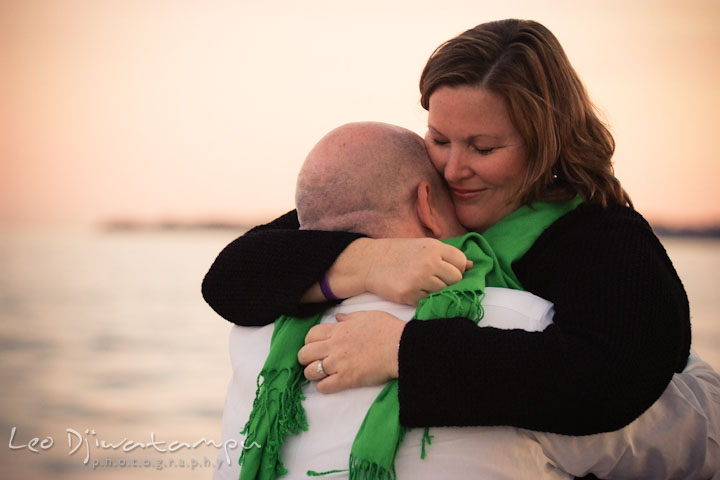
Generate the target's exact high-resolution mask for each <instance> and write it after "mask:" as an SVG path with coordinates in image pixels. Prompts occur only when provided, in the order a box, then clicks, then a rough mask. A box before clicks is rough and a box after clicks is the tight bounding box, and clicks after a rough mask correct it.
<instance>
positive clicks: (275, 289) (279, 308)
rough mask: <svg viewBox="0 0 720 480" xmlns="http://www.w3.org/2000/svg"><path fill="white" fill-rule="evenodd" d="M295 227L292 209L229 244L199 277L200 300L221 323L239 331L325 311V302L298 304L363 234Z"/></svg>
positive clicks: (296, 221)
mask: <svg viewBox="0 0 720 480" xmlns="http://www.w3.org/2000/svg"><path fill="white" fill-rule="evenodd" d="M298 228H299V225H298V219H297V213H296V212H295V211H294V210H293V211H291V212H288V213H286V214H285V215H283V216H282V217H280V218H277V219H276V220H274V221H272V222H271V223H268V224H265V225H260V226H258V227H255V228H253V229H252V230H249V231H248V232H246V233H245V234H244V235H243V236H241V237H239V238H237V239H235V240H234V241H233V242H232V243H230V244H229V245H228V246H227V247H225V248H224V249H223V250H222V251H221V252H220V254H219V255H218V257H217V258H216V259H215V262H214V263H213V265H212V266H211V267H210V270H209V271H208V273H207V274H206V275H205V278H204V280H203V283H202V294H203V297H204V298H205V301H206V302H207V303H208V304H209V305H210V306H211V307H212V308H213V310H215V311H216V312H217V313H218V314H219V315H220V316H222V317H223V318H225V319H227V320H230V321H231V322H233V323H236V324H238V325H243V326H257V325H267V324H269V323H272V322H273V321H274V320H275V319H276V318H277V317H278V316H280V315H281V314H291V315H295V316H307V315H312V314H315V313H318V312H321V311H323V310H324V309H326V308H327V307H328V304H327V303H315V304H310V303H308V304H300V299H301V298H302V296H303V295H304V294H305V292H306V291H307V289H308V288H310V287H311V286H312V284H313V283H315V282H316V281H318V280H319V279H320V278H321V277H322V275H323V273H324V272H325V271H326V270H327V269H328V268H330V266H331V265H332V264H333V262H334V261H335V259H336V258H337V257H338V255H340V253H341V252H342V251H343V250H344V249H345V248H346V247H347V246H348V245H349V244H350V243H351V242H352V241H353V240H356V239H358V238H360V237H363V236H364V235H361V234H357V233H350V232H327V231H316V230H299V229H298Z"/></svg>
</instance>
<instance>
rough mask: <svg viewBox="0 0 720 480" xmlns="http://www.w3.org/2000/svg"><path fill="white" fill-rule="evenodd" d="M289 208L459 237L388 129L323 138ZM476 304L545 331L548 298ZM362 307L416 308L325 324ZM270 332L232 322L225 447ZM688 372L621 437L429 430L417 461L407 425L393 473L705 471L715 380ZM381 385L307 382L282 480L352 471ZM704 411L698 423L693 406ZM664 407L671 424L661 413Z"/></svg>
mask: <svg viewBox="0 0 720 480" xmlns="http://www.w3.org/2000/svg"><path fill="white" fill-rule="evenodd" d="M296 204H297V213H298V220H299V223H300V227H301V228H303V229H322V230H345V231H355V232H360V233H364V234H366V235H368V236H371V237H374V238H382V237H420V236H431V237H435V238H446V237H450V236H456V235H460V234H462V233H464V232H465V229H464V228H463V227H462V225H460V223H459V222H458V220H457V218H456V217H455V214H454V208H453V205H452V201H451V199H450V197H449V195H448V192H447V190H446V187H445V185H444V183H443V181H442V179H441V178H440V176H439V174H438V173H437V172H436V171H435V169H434V168H433V167H432V164H431V162H430V161H429V159H428V157H427V153H426V151H425V148H424V145H423V143H422V140H421V139H420V137H418V136H417V135H415V134H414V133H412V132H410V131H408V130H405V129H402V128H400V127H395V126H391V125H385V124H378V123H357V124H349V125H344V126H342V127H339V128H338V129H335V130H333V131H332V132H330V133H329V134H328V135H326V136H325V137H324V138H323V139H322V140H321V141H320V142H318V144H317V145H316V146H315V148H313V150H312V151H311V152H310V154H309V155H308V157H307V159H306V161H305V163H304V165H303V167H302V169H301V172H300V174H299V176H298V183H297V191H296ZM310 295H313V294H312V293H311V294H310ZM315 295H318V292H315ZM483 307H484V310H485V316H484V318H483V321H482V322H481V326H494V327H496V328H524V329H526V330H535V331H540V330H543V329H544V328H545V327H546V326H547V325H548V324H549V323H550V322H551V318H552V314H553V308H552V304H550V303H549V302H546V301H545V300H543V299H540V298H538V297H536V296H534V295H532V294H530V293H528V292H519V291H511V290H507V289H493V288H489V289H487V292H486V297H485V299H484V301H483ZM359 310H384V311H388V312H389V313H392V314H394V315H395V316H397V317H398V318H400V319H403V320H406V321H407V320H409V319H410V318H411V317H412V316H413V314H414V308H413V307H409V306H407V305H399V304H394V303H391V302H387V301H384V300H382V299H380V298H379V297H376V296H374V295H372V294H363V295H359V296H357V297H353V298H350V299H347V300H345V301H344V302H342V303H341V304H340V305H338V306H336V307H334V308H331V309H330V310H328V311H327V312H326V314H325V316H324V318H323V320H322V321H323V322H333V321H335V318H334V317H335V315H336V314H337V313H351V312H354V311H359ZM272 331H273V326H272V325H269V326H265V327H237V326H235V327H233V329H232V332H231V338H230V351H231V358H232V363H233V369H234V377H233V381H232V383H231V385H230V387H229V390H228V396H227V401H226V407H225V412H224V417H223V440H224V442H228V441H229V440H231V439H236V440H237V441H238V442H239V443H240V444H242V438H241V436H240V435H239V433H238V432H239V431H240V430H242V428H243V426H244V424H245V422H246V420H247V418H248V416H249V412H250V409H251V407H252V402H253V399H254V395H255V389H256V383H255V381H256V377H257V374H258V373H259V372H260V369H261V368H262V365H263V363H264V360H265V358H266V356H267V353H268V351H269V344H270V337H271V336H272ZM688 368H689V371H686V372H685V373H683V374H682V375H676V378H675V379H673V383H672V384H671V386H670V387H669V388H668V391H667V392H666V393H665V394H664V395H663V397H661V399H660V400H659V401H658V403H657V404H656V405H655V406H653V407H652V408H651V409H650V410H649V411H648V412H646V413H645V414H644V415H643V416H641V417H640V418H639V419H638V420H636V421H635V422H634V423H633V424H631V425H630V426H628V427H626V428H625V429H623V430H621V431H619V432H614V433H610V434H601V435H592V436H587V437H566V436H561V435H547V434H542V433H537V432H530V431H526V430H522V429H517V428H513V427H473V428H433V429H431V433H432V435H434V439H433V443H432V446H431V447H430V448H429V450H428V455H427V458H426V459H425V460H420V451H421V444H422V430H411V431H410V432H409V433H408V434H407V435H406V437H405V439H404V441H403V443H402V445H401V447H400V449H399V451H398V454H397V457H396V463H395V466H396V470H397V474H398V477H399V478H413V479H422V478H455V479H462V478H572V477H573V475H585V474H587V473H589V472H594V473H596V474H598V475H602V476H611V475H624V476H626V477H633V476H646V477H647V476H650V477H652V478H663V477H664V476H669V475H670V474H671V473H673V472H675V473H677V472H684V471H689V470H692V469H694V472H695V473H698V474H699V473H701V471H702V472H707V471H711V469H712V468H714V465H715V464H711V463H710V462H709V461H706V456H707V455H706V450H707V452H711V450H712V449H713V448H717V442H716V441H715V442H714V443H713V440H712V439H711V438H710V437H711V434H712V435H715V433H714V432H716V430H717V429H718V425H717V422H715V423H714V425H715V427H714V429H712V428H710V429H708V428H707V424H708V423H709V424H710V425H711V427H712V425H713V423H712V422H713V418H712V417H709V416H708V414H711V415H715V417H714V420H715V421H716V420H717V415H718V413H717V408H715V409H712V408H707V404H708V403H710V404H712V402H711V401H708V400H707V399H708V398H710V397H712V395H714V394H717V393H720V380H718V378H717V375H716V374H715V375H714V376H713V375H711V374H710V372H712V369H710V368H709V367H708V366H707V365H706V364H703V363H702V362H700V361H699V360H698V359H697V358H696V357H695V358H694V359H693V358H692V357H691V364H690V365H689V367H688ZM712 373H713V374H714V372H712ZM683 375H684V377H683ZM703 382H704V383H703ZM381 389H382V386H380V387H364V388H357V389H352V390H346V391H343V392H339V393H335V394H332V395H323V394H320V393H319V392H318V391H317V388H316V386H315V384H314V383H313V384H309V385H307V386H306V387H305V389H304V393H305V395H306V400H305V401H304V402H303V405H304V407H305V410H306V414H307V418H308V423H309V430H308V431H307V432H304V433H302V434H300V435H297V436H291V437H289V438H288V439H287V440H286V444H285V446H284V447H283V461H284V463H285V466H286V467H287V468H288V470H289V474H288V475H287V476H286V477H284V478H307V477H306V472H307V471H308V470H314V471H329V470H336V469H344V468H347V462H348V458H349V453H350V447H351V445H352V442H353V440H354V438H355V434H356V433H357V431H358V429H359V427H360V424H361V423H362V420H363V418H364V416H365V413H366V412H367V409H368V408H369V406H370V405H371V404H372V402H373V401H374V399H375V398H376V396H377V395H378V393H379V392H380V391H381ZM698 405H699V406H698ZM703 411H705V412H706V415H705V417H703V418H705V420H706V422H705V423H703V422H702V418H701V417H702V415H701V414H700V413H699V412H703ZM668 412H670V413H671V414H672V417H671V418H672V421H671V422H668V421H667V419H663V416H666V415H667V414H668ZM703 427H705V430H704V431H702V432H700V430H702V428H703ZM667 429H673V430H674V431H677V432H681V433H682V434H683V435H684V436H685V437H686V438H689V439H690V440H691V441H690V442H685V443H683V444H682V445H679V446H673V447H672V448H668V445H669V443H668V442H667V441H666V440H663V437H664V435H658V434H659V433H661V432H662V431H663V430H667ZM691 429H692V430H691ZM710 430H712V432H710ZM692 432H694V433H692ZM698 432H700V433H698ZM665 438H666V437H665ZM226 444H227V443H226ZM637 445H642V446H643V448H640V449H637V448H636V446H637ZM246 447H250V448H252V446H246ZM708 455H709V453H708ZM219 460H222V462H223V463H222V465H220V467H219V468H218V469H217V470H216V471H215V477H214V478H216V479H220V478H233V479H235V478H237V476H238V472H239V467H238V466H237V456H235V458H232V459H228V458H226V457H225V455H224V453H222V452H221V454H220V457H219ZM228 460H230V461H229V462H228ZM703 469H704V470H703ZM648 474H649V475H648ZM343 475H344V477H345V478H346V477H347V473H344V474H343V473H339V474H336V475H330V476H329V477H330V478H343Z"/></svg>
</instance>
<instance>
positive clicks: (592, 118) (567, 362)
mask: <svg viewBox="0 0 720 480" xmlns="http://www.w3.org/2000/svg"><path fill="white" fill-rule="evenodd" d="M420 90H421V103H422V105H423V107H424V108H426V109H427V110H428V132H427V135H426V146H427V149H428V152H429V154H430V157H431V159H432V162H433V164H434V165H435V167H436V168H437V169H438V170H439V171H440V172H442V174H443V176H444V177H445V179H446V181H447V183H448V184H449V186H450V188H451V192H452V196H453V201H454V204H455V210H456V213H457V216H458V218H459V219H460V220H461V222H462V223H463V225H465V226H466V227H467V228H469V229H470V230H473V231H475V232H478V233H487V234H489V233H491V232H493V233H496V232H497V228H498V227H499V226H500V225H502V224H503V223H504V222H505V223H506V222H507V219H509V218H510V219H512V218H513V216H514V215H516V214H517V213H518V212H520V211H521V210H522V211H523V212H525V213H523V214H524V215H525V214H527V215H530V216H532V212H533V211H535V210H538V211H540V210H542V209H543V208H545V206H547V205H556V206H560V207H561V208H564V209H565V211H567V213H565V214H563V215H562V216H561V217H560V218H559V219H557V220H556V221H555V222H554V223H552V225H550V226H549V227H547V228H546V229H544V231H542V232H539V235H538V237H537V240H536V241H535V242H534V243H533V244H532V246H530V247H529V249H528V250H527V251H526V252H524V253H523V254H522V255H521V256H520V257H519V258H517V259H516V261H514V262H513V263H512V265H511V268H512V271H513V272H514V274H515V275H516V276H517V278H518V279H519V281H520V283H521V284H522V286H523V287H524V288H525V289H526V290H528V291H530V292H532V293H534V294H536V295H538V296H540V297H543V298H545V299H547V300H549V301H551V302H553V303H554V305H555V312H556V313H555V317H554V324H553V325H551V326H549V327H548V328H547V329H546V330H544V331H543V332H539V333H538V332H525V331H520V330H498V329H494V328H478V327H477V326H476V325H475V323H473V322H472V321H471V320H469V319H466V318H449V319H438V320H431V321H418V320H412V321H410V322H409V323H407V324H406V323H405V322H402V321H399V320H398V319H396V318H394V317H392V315H389V314H386V313H382V312H358V313H354V314H352V315H348V316H346V317H345V318H344V319H341V320H342V321H341V322H339V323H338V324H337V325H324V326H322V329H318V327H315V328H316V329H315V330H311V332H310V334H308V337H307V339H306V346H305V347H304V348H303V349H302V350H301V352H300V356H299V358H300V360H301V362H302V363H303V364H307V365H308V368H307V369H306V376H308V378H309V379H311V380H319V381H320V382H319V384H318V389H320V390H321V391H325V392H333V391H337V390H341V389H345V388H351V387H354V386H358V385H365V384H368V383H380V382H382V381H385V380H388V379H390V378H395V377H397V378H398V382H399V401H400V422H401V423H402V424H403V425H404V426H408V427H413V426H450V425H511V426H517V427H524V428H528V429H532V430H540V431H548V432H557V433H563V434H575V435H578V434H590V433H597V432H603V431H610V430H615V429H618V428H620V427H622V426H624V425H626V424H628V423H629V422H631V421H632V420H633V419H635V418H637V417H638V416H639V415H640V414H641V413H642V412H643V411H644V410H645V409H647V408H648V407H649V406H650V405H651V404H652V403H653V402H654V401H655V400H656V399H657V398H658V397H659V396H660V395H661V393H662V392H663V390H664V389H665V387H666V386H667V385H668V383H669V381H670V379H671V378H672V375H673V374H674V373H675V372H680V371H682V370H683V368H684V367H685V364H686V362H687V358H688V353H689V348H690V321H689V308H688V302H687V297H686V294H685V291H684V289H683V286H682V283H681V282H680V279H679V278H678V276H677V274H676V272H675V270H674V268H673V266H672V264H671V262H670V260H669V259H668V257H667V255H666V253H665V250H664V249H663V247H662V245H661V244H660V242H659V240H658V239H657V238H656V236H655V235H654V234H653V231H652V229H651V228H650V226H649V225H648V224H647V222H646V221H645V220H644V219H643V218H642V216H641V215H640V214H639V213H637V212H636V211H635V210H634V209H633V208H632V204H631V202H630V199H629V197H628V195H627V194H626V193H625V191H624V190H623V189H622V187H621V186H620V183H619V182H618V180H617V179H616V178H615V177H614V175H613V169H612V163H611V157H612V154H613V150H614V143H613V139H612V136H611V135H610V133H609V131H608V129H607V128H606V127H605V126H604V125H603V123H602V122H601V121H600V120H599V119H598V117H597V115H596V113H595V110H594V108H593V106H592V104H591V103H590V101H589V98H588V95H587V93H586V92H585V89H584V87H583V85H582V83H581V82H580V80H579V78H578V76H577V74H576V73H575V71H574V70H573V68H572V66H571V65H570V63H569V61H568V59H567V57H566V55H565V53H564V52H563V50H562V47H561V46H560V44H559V42H558V41H557V39H556V38H555V37H554V36H553V35H552V33H551V32H550V31H548V30H547V29H546V28H545V27H543V26H542V25H540V24H538V23H536V22H532V21H523V20H504V21H499V22H492V23H487V24H482V25H478V26H477V27H475V28H473V29H471V30H468V31H466V32H464V33H462V34H460V35H459V36H457V37H456V38H453V39H451V40H449V41H448V42H446V43H445V44H443V45H441V46H440V47H439V48H438V49H437V50H436V51H435V52H434V53H433V54H432V56H431V57H430V59H429V60H428V63H427V65H426V67H425V69H424V71H423V73H422V77H421V80H420ZM493 227H495V231H493ZM297 228H298V222H297V216H296V215H295V213H294V212H290V213H289V214H287V215H285V216H283V217H281V218H279V219H277V220H276V221H274V222H272V223H271V224H268V225H264V226H261V227H257V228H255V229H253V230H251V231H249V232H248V233H247V234H245V235H244V236H243V237H240V238H239V239H237V240H235V241H234V242H233V243H231V244H230V245H228V247H226V248H225V250H223V252H221V254H220V255H219V256H218V259H217V260H216V261H215V263H214V265H213V266H212V268H211V269H210V271H209V272H208V274H207V276H206V278H205V280H204V282H203V294H204V296H205V299H206V300H207V301H208V303H209V304H210V305H211V306H212V307H213V308H214V309H215V310H216V311H217V312H218V313H219V314H220V315H222V316H223V317H225V318H227V319H228V320H231V321H233V322H235V323H238V324H241V325H260V324H267V323H270V322H272V321H273V320H274V319H275V318H276V317H277V316H278V315H280V314H282V313H292V314H295V315H303V314H307V313H314V312H317V311H320V310H323V309H324V308H326V307H327V304H326V303H302V304H301V299H302V300H304V301H305V302H308V301H309V302H312V301H316V302H317V301H323V302H324V301H325V300H336V299H337V297H340V298H345V297H350V296H353V295H356V294H359V293H362V292H364V291H371V292H373V293H376V294H378V295H380V296H381V297H383V298H387V299H388V300H394V301H400V302H403V303H408V304H413V303H417V301H418V299H420V298H422V297H423V296H425V295H426V294H428V293H430V292H435V291H438V290H440V289H442V288H443V287H445V286H446V285H448V284H451V283H454V282H456V281H458V280H459V279H460V277H461V274H462V272H463V270H464V269H465V258H464V256H462V255H458V252H457V251H456V250H455V251H453V250H454V249H453V248H452V247H449V246H448V245H445V244H443V243H441V242H439V241H438V242H436V241H434V240H432V239H369V238H361V237H362V236H360V235H357V234H353V233H348V232H322V231H307V230H298V229H297ZM495 236H496V237H497V235H495ZM499 241H501V240H499ZM368 345H372V347H371V348H370V349H368V347H367V346H368ZM361 346H362V347H361ZM387 359H391V360H390V361H388V360H387ZM321 367H322V368H321Z"/></svg>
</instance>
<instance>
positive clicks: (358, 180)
mask: <svg viewBox="0 0 720 480" xmlns="http://www.w3.org/2000/svg"><path fill="white" fill-rule="evenodd" d="M422 181H427V182H429V183H430V185H431V188H432V189H433V190H437V191H438V192H442V194H443V195H446V190H445V186H444V184H443V181H442V179H441V178H440V175H439V174H438V173H437V171H436V170H435V168H434V167H433V165H432V163H431V162H430V159H429V157H428V155H427V151H426V150H425V144H424V143H423V141H422V139H421V138H420V137H419V136H418V135H417V134H415V133H413V132H411V131H410V130H407V129H404V128H401V127H397V126H394V125H388V124H384V123H374V122H362V123H350V124H347V125H343V126H341V127H338V128H336V129H335V130H333V131H331V132H330V133H328V134H327V135H326V136H325V137H323V138H322V139H321V140H320V141H319V142H318V143H317V145H315V147H314V148H313V149H312V151H311V152H310V153H309V154H308V156H307V158H306V160H305V163H304V164H303V166H302V169H301V170H300V174H299V175H298V181H297V188H296V193H295V204H296V206H297V212H298V218H299V220H300V228H302V229H313V230H344V231H354V232H359V233H364V234H366V235H369V236H371V237H376V238H377V237H391V236H398V232H399V231H400V230H401V228H402V225H403V223H404V222H407V221H408V219H413V220H415V219H416V218H417V214H416V212H415V201H416V198H417V188H418V185H419V184H420V183H421V182H422Z"/></svg>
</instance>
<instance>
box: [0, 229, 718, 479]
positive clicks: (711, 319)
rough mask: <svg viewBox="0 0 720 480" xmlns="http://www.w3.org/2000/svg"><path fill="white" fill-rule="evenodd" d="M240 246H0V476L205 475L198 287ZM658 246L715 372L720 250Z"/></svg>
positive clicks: (212, 328) (136, 237) (225, 363)
mask: <svg viewBox="0 0 720 480" xmlns="http://www.w3.org/2000/svg"><path fill="white" fill-rule="evenodd" d="M234 236H235V234H234V233H229V232H183V233H162V232H158V233H145V232H143V233H102V232H77V231H76V232H53V233H49V232H34V233H28V232H25V233H17V232H14V233H7V232H6V233H4V234H2V236H0V265H2V267H3V273H4V275H3V276H2V278H0V322H1V323H0V365H1V366H0V385H2V390H1V391H2V393H1V394H0V438H3V439H4V440H3V441H2V443H0V465H1V466H2V467H1V471H0V478H8V479H26V478H41V477H42V476H51V477H52V478H60V479H64V478H67V479H83V478H101V479H107V480H113V479H125V478H134V479H137V478H143V479H144V478H147V479H165V478H167V479H170V478H172V479H185V478H188V479H189V478H209V477H210V475H211V471H212V469H213V468H214V467H215V458H216V456H217V453H218V448H216V446H214V445H212V444H209V445H208V444H207V443H204V439H206V440H207V441H208V442H210V441H214V442H216V443H218V444H219V442H220V416H221V411H222V406H223V400H224V394H225V388H226V385H227V382H228V380H229V378H230V367H229V360H228V354H227V335H228V331H229V324H227V323H226V322H225V321H224V320H222V319H220V318H219V317H217V316H216V315H215V314H214V313H213V312H212V311H211V310H210V309H209V307H207V306H206V305H205V303H204V302H203V300H202V298H201V296H200V282H201V279H202V276H203V275H204V273H205V271H206V270H207V268H208V266H209V265H210V263H211V262H212V260H213V259H214V257H215V255H216V254H217V252H218V251H219V250H220V249H221V248H222V247H223V246H224V245H225V244H227V243H228V242H229V241H230V240H232V238H234ZM664 243H665V245H666V247H667V249H668V252H669V253H670V256H671V258H672V259H673V262H674V263H675V266H676V268H677V270H678V272H679V273H680V276H681V278H682V279H683V282H684V283H685V286H686V289H687V291H688V294H689V296H690V300H691V310H692V318H693V335H694V346H695V349H696V350H697V351H698V352H699V353H700V355H701V356H703V357H704V358H705V359H706V360H707V361H709V362H710V363H711V364H712V365H713V366H714V367H715V368H716V369H718V368H720V322H719V320H720V315H719V314H718V312H720V293H718V290H717V288H716V284H717V283H718V282H717V280H718V272H720V242H717V241H700V240H686V239H681V240H680V239H664ZM13 431H14V432H15V433H14V436H13V437H12V441H11V435H12V432H13ZM34 438H37V440H33V439H34ZM153 438H154V441H153ZM173 442H174V443H173ZM219 447H220V449H222V448H223V446H222V445H219ZM231 447H232V446H227V448H231ZM30 448H33V449H35V450H38V452H37V453H35V452H32V451H31V450H30ZM123 448H125V449H126V450H130V451H123ZM168 450H172V451H168ZM94 464H95V467H94Z"/></svg>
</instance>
